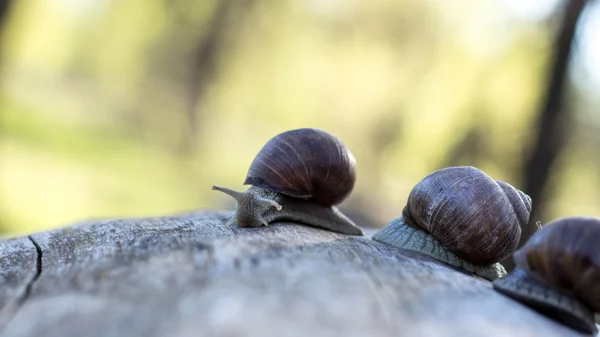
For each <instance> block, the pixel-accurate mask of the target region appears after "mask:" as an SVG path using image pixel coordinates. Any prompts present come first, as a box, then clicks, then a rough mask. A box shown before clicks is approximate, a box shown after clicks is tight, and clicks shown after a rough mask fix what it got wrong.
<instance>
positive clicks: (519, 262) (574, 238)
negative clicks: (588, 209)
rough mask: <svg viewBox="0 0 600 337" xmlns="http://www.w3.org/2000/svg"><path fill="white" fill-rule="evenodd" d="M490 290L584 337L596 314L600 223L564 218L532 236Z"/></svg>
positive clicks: (598, 309) (593, 327)
mask: <svg viewBox="0 0 600 337" xmlns="http://www.w3.org/2000/svg"><path fill="white" fill-rule="evenodd" d="M514 261H515V264H516V268H515V270H513V271H512V272H511V273H510V274H509V275H507V276H505V277H503V278H501V279H498V280H496V281H494V283H493V285H494V289H495V290H497V291H498V292H500V293H502V294H504V295H506V296H508V297H510V298H512V299H515V300H517V301H519V302H521V303H523V304H525V305H527V306H529V307H531V308H532V309H535V310H536V311H539V312H541V313H542V314H544V315H546V316H548V317H550V318H552V319H554V320H556V321H558V322H561V323H563V324H565V325H567V326H570V327H571V328H573V329H575V330H578V331H582V332H585V333H590V334H593V333H596V332H597V331H598V330H597V327H596V324H595V323H594V312H596V313H600V219H594V218H584V217H569V218H563V219H558V220H555V221H553V222H551V223H549V224H547V225H546V226H544V227H543V228H541V229H540V230H539V231H537V232H536V233H534V234H533V235H532V236H531V237H530V238H529V240H528V241H527V242H526V243H525V244H524V245H523V247H521V248H520V249H519V250H517V251H516V252H515V254H514Z"/></svg>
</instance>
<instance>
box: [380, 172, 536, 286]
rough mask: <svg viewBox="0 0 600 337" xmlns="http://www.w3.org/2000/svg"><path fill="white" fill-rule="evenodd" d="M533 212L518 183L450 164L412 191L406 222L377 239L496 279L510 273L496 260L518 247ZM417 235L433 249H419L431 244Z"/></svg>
mask: <svg viewBox="0 0 600 337" xmlns="http://www.w3.org/2000/svg"><path fill="white" fill-rule="evenodd" d="M530 213H531V198H530V197H529V196H527V195H526V194H525V193H523V192H521V191H519V190H517V189H515V188H514V187H513V186H511V185H509V184H507V183H505V182H502V181H497V180H494V179H492V178H491V177H490V176H488V175H487V174H485V173H484V172H483V171H481V170H480V169H478V168H475V167H472V166H458V167H449V168H445V169H441V170H438V171H436V172H433V173H432V174H430V175H428V176H426V177H425V178H424V179H423V180H421V181H420V182H419V183H418V184H417V185H416V186H415V187H414V188H413V189H412V191H411V192H410V195H409V197H408V201H407V204H406V207H405V208H404V210H403V212H402V219H401V220H402V221H401V223H400V222H399V221H392V222H390V223H389V224H388V226H386V228H384V229H382V230H381V231H380V232H379V233H377V234H376V235H375V236H374V237H373V239H375V240H377V241H380V242H384V243H388V244H392V245H394V246H397V247H399V248H404V249H413V250H420V251H422V252H424V253H426V254H428V255H430V256H432V257H434V258H436V259H438V260H440V261H442V262H445V263H447V264H450V265H452V266H455V267H458V268H460V269H463V270H466V271H468V272H470V273H474V274H477V275H480V276H483V277H485V278H487V279H495V278H498V277H500V276H502V275H503V274H504V273H505V271H504V269H503V268H502V267H501V266H500V265H495V264H496V263H497V262H498V261H500V260H502V259H504V258H506V257H508V256H509V255H510V254H512V252H514V250H515V249H516V248H517V245H518V243H519V239H520V237H521V228H522V227H523V226H525V225H526V224H527V223H528V221H529V216H530ZM418 231H424V232H425V234H428V235H425V234H423V235H420V236H419V235H416V234H415V232H418ZM400 232H402V233H403V234H402V235H400V236H398V233H400ZM417 237H428V238H427V240H429V241H430V242H431V243H430V244H429V246H427V247H429V248H428V249H416V248H414V247H426V246H425V245H424V244H422V245H419V244H415V243H414V242H411V239H412V240H414V239H416V238H417ZM409 238H410V239H409Z"/></svg>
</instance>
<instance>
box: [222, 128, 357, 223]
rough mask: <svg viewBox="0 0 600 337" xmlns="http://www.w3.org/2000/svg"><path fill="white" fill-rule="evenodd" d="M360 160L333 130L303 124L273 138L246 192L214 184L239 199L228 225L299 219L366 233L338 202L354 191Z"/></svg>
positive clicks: (253, 167)
mask: <svg viewBox="0 0 600 337" xmlns="http://www.w3.org/2000/svg"><path fill="white" fill-rule="evenodd" d="M355 181H356V160H355V159H354V156H353V155H352V153H351V152H350V150H349V149H348V148H347V147H346V145H344V144H343V143H342V142H341V141H340V140H339V139H338V138H337V137H335V136H334V135H332V134H330V133H328V132H326V131H323V130H319V129H313V128H303V129H296V130H291V131H287V132H283V133H281V134H279V135H277V136H275V137H273V138H272V139H270V140H269V141H268V142H267V143H266V144H265V146H264V147H263V148H262V149H261V150H260V152H259V153H258V155H257V156H256V158H255V159H254V161H253V162H252V164H251V165H250V169H249V170H248V174H247V176H246V180H245V182H244V185H252V186H251V187H250V188H248V189H247V190H246V191H245V192H237V191H233V190H231V189H228V188H224V187H218V186H213V188H212V189H213V190H217V191H220V192H223V193H226V194H228V195H230V196H231V197H233V198H234V199H235V200H236V201H237V205H236V212H235V214H234V216H233V217H232V218H231V220H229V221H228V223H227V225H230V224H232V223H237V225H238V226H239V227H259V226H263V225H264V226H268V225H269V223H271V222H275V221H283V220H288V221H295V222H299V223H303V224H306V225H309V226H313V227H319V228H323V229H327V230H331V231H334V232H339V233H344V234H352V235H363V231H362V229H360V227H358V226H357V225H356V224H355V223H354V222H353V221H352V220H350V219H349V218H348V217H346V216H345V215H344V214H342V213H341V212H340V211H339V210H338V209H337V208H336V207H335V205H338V204H339V203H341V202H342V201H343V200H344V199H346V198H347V197H348V195H350V193H351V192H352V189H353V188H354V183H355Z"/></svg>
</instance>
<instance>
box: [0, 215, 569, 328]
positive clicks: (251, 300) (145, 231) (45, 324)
mask: <svg viewBox="0 0 600 337" xmlns="http://www.w3.org/2000/svg"><path fill="white" fill-rule="evenodd" d="M231 215H232V213H231V212H209V211H206V212H197V213H188V214H181V215H176V216H169V217H161V218H145V219H117V220H104V221H90V222H85V223H79V224H74V225H72V226H69V227H65V228H62V229H58V230H54V231H48V232H43V233H36V234H33V235H31V240H29V239H28V238H21V239H17V240H10V241H0V252H1V254H2V255H1V256H2V259H3V260H2V262H3V265H2V268H3V271H2V274H1V275H2V278H0V280H1V281H2V284H1V288H0V296H2V297H1V298H0V300H2V303H0V304H2V306H6V303H7V301H8V302H10V301H11V300H10V299H14V298H15V297H19V296H24V297H23V300H22V301H21V302H20V303H19V306H18V308H16V310H15V311H14V312H13V313H12V314H11V315H10V317H9V318H10V319H8V320H7V321H5V322H4V323H3V324H2V326H0V336H23V337H24V336H60V337H70V336H78V337H79V336H94V337H95V336H98V337H99V336H176V337H180V336H181V337H184V336H311V337H320V336H445V337H451V336H461V337H464V336H491V337H495V336H547V337H555V336H556V337H558V336H562V337H567V336H580V335H579V334H578V333H576V332H574V331H572V330H570V329H568V328H566V327H564V326H561V325H559V324H557V323H555V322H553V321H551V320H549V319H547V318H545V317H543V316H541V315H539V314H537V313H536V312H534V311H532V310H530V309H528V308H526V307H524V306H522V305H520V304H519V303H516V302H514V301H512V300H510V299H508V298H506V297H504V296H502V295H500V294H498V293H496V292H495V291H494V290H493V289H492V288H491V285H490V283H489V282H488V281H485V280H483V279H479V278H475V277H471V276H469V275H466V274H463V273H460V272H458V271H456V270H454V269H452V268H450V267H447V266H445V265H442V264H440V263H437V262H435V261H434V260H432V259H431V258H429V257H427V256H425V255H421V254H419V253H416V252H410V251H404V250H400V249H397V248H394V247H390V246H387V245H385V244H381V243H378V242H376V241H374V240H372V239H370V235H372V234H373V230H368V231H367V236H364V237H352V236H345V235H342V234H337V233H333V232H328V231H325V230H320V229H317V228H311V227H308V226H303V225H298V224H292V223H277V224H273V225H271V226H269V227H262V228H243V229H242V228H227V227H225V226H224V223H225V222H226V221H227V220H228V219H229V218H230V217H231ZM33 242H35V244H36V245H37V246H39V249H40V251H39V253H40V254H41V260H40V262H41V265H40V267H41V273H40V274H39V276H38V277H35V275H36V272H35V271H36V261H37V257H39V256H38V255H37V254H36V249H35V246H34V245H33V244H32V243H33ZM5 261H11V262H10V263H9V268H8V269H6V270H12V272H7V273H5V272H4V271H5V264H4V262H5ZM4 275H15V276H10V277H5V276H4ZM28 286H29V288H30V292H29V293H24V292H23V291H24V289H26V288H27V287H28ZM22 294H25V295H22Z"/></svg>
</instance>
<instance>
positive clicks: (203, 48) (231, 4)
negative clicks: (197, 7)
mask: <svg viewBox="0 0 600 337" xmlns="http://www.w3.org/2000/svg"><path fill="white" fill-rule="evenodd" d="M253 3H254V1H253V0H247V1H233V0H221V1H219V3H218V5H217V8H216V9H215V13H214V15H213V17H212V19H211V21H210V23H209V24H208V27H207V32H206V34H204V35H203V37H202V38H201V39H200V41H198V43H197V45H196V47H195V49H194V51H193V55H192V62H193V63H192V65H191V67H190V71H191V73H190V82H189V83H190V84H189V94H188V95H187V100H188V102H187V107H186V122H187V127H188V130H187V132H185V133H184V135H183V138H182V143H181V149H180V150H181V152H182V153H183V154H191V153H192V152H193V151H194V149H195V146H194V145H195V142H196V141H197V137H198V134H199V133H200V125H201V123H202V120H201V119H202V111H199V104H201V102H202V101H203V99H204V97H205V95H206V93H207V90H208V88H209V85H210V84H211V83H212V82H213V81H214V79H215V78H216V76H217V71H218V68H219V65H220V64H219V61H220V56H221V55H222V53H223V51H224V49H226V44H227V41H228V38H229V37H230V33H231V32H232V31H235V28H234V27H232V24H233V23H234V22H239V20H234V18H235V16H236V15H238V14H240V15H245V14H246V13H248V12H250V9H251V6H252V5H253ZM235 19H239V18H235Z"/></svg>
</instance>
